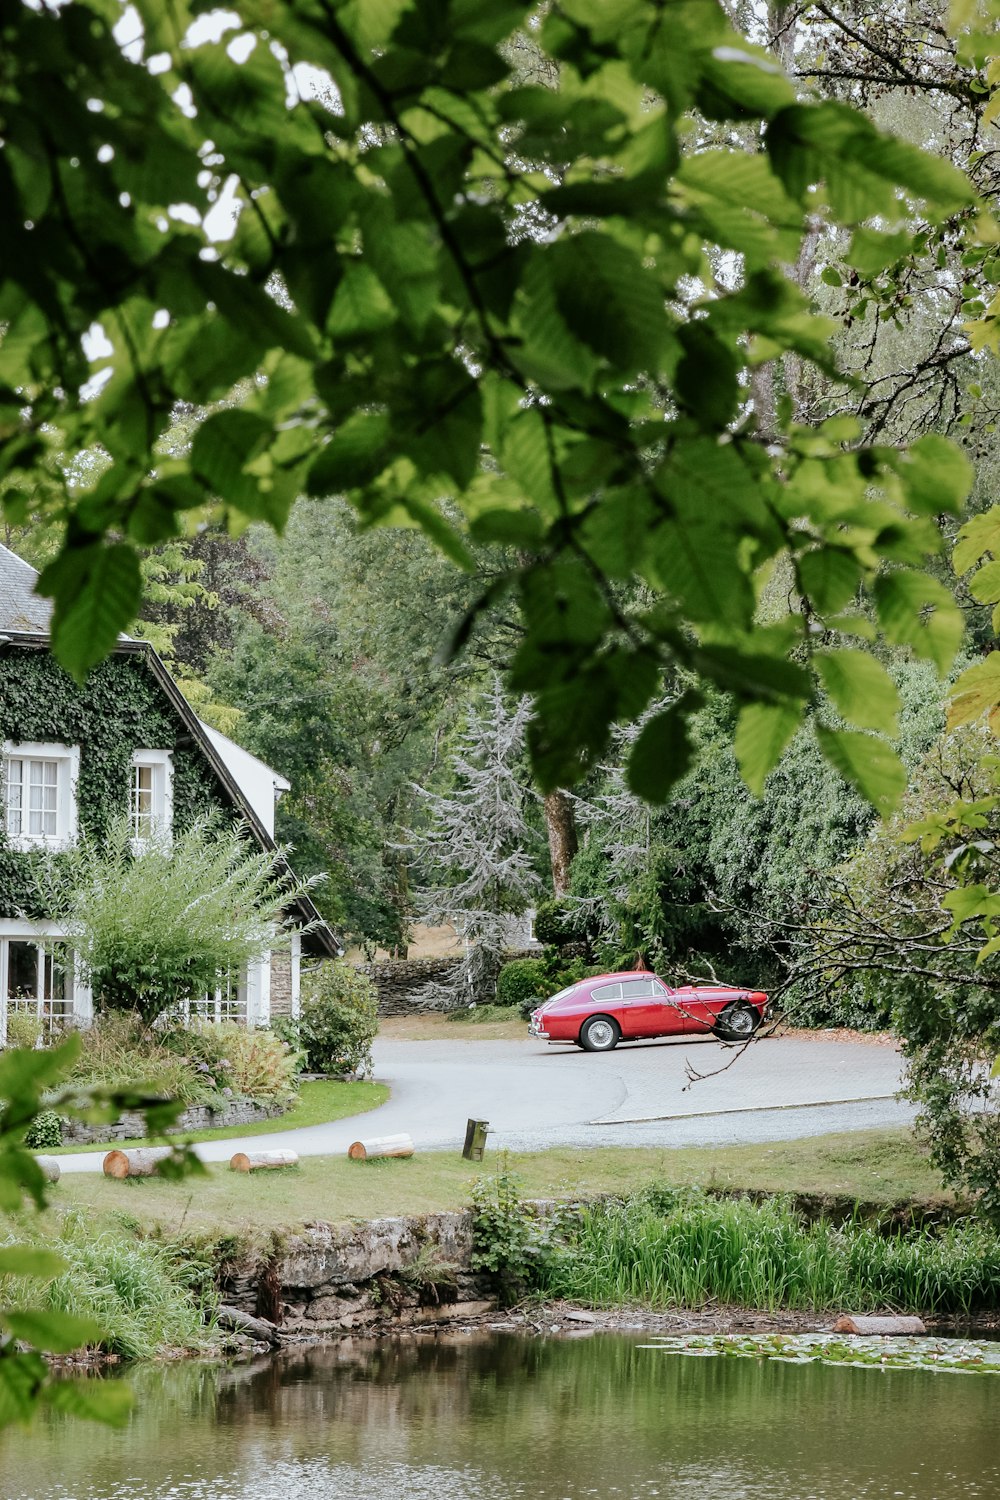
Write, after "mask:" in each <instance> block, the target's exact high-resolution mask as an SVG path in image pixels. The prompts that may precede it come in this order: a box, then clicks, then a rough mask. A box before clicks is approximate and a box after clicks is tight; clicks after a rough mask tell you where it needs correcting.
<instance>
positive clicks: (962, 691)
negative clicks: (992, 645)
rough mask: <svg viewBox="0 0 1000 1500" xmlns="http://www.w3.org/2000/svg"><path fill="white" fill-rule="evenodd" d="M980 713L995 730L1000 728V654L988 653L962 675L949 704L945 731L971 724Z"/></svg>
mask: <svg viewBox="0 0 1000 1500" xmlns="http://www.w3.org/2000/svg"><path fill="white" fill-rule="evenodd" d="M983 714H987V715H988V716H989V721H990V725H991V727H992V728H993V729H994V730H996V729H997V728H1000V651H991V652H990V654H989V656H987V657H986V658H985V660H983V661H977V662H976V663H975V665H974V666H971V667H967V668H966V669H965V671H964V672H962V673H961V675H960V676H959V678H958V680H957V682H956V683H955V686H954V687H953V688H952V690H951V697H950V699H949V702H948V717H947V723H948V728H949V729H957V728H958V727H959V725H961V724H974V723H975V721H976V720H977V719H980V718H982V716H983Z"/></svg>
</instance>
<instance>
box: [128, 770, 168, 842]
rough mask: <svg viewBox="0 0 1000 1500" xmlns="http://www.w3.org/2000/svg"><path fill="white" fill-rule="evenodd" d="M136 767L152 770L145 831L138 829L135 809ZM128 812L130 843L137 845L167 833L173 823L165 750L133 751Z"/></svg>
mask: <svg viewBox="0 0 1000 1500" xmlns="http://www.w3.org/2000/svg"><path fill="white" fill-rule="evenodd" d="M140 768H142V769H148V770H149V771H151V773H152V800H153V807H152V815H151V819H150V822H151V827H150V829H149V830H148V832H146V833H140V832H139V827H138V809H137V806H136V801H135V794H136V771H137V770H139V769H140ZM128 816H129V825H130V827H131V830H132V842H133V844H135V845H137V846H140V845H142V844H146V843H148V842H149V840H150V838H155V837H156V836H157V835H158V834H162V835H164V836H166V837H167V838H169V837H170V835H171V833H172V832H173V825H174V761H173V756H172V755H171V753H170V751H169V750H135V751H133V754H132V760H131V764H130V766H129V783H128Z"/></svg>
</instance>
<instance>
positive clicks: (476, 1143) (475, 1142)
mask: <svg viewBox="0 0 1000 1500" xmlns="http://www.w3.org/2000/svg"><path fill="white" fill-rule="evenodd" d="M489 1129H490V1122H489V1120H469V1121H467V1122H466V1126H465V1145H464V1146H463V1147H462V1155H463V1156H464V1157H465V1159H466V1161H482V1159H483V1152H484V1151H485V1150H486V1137H487V1135H488V1134H489Z"/></svg>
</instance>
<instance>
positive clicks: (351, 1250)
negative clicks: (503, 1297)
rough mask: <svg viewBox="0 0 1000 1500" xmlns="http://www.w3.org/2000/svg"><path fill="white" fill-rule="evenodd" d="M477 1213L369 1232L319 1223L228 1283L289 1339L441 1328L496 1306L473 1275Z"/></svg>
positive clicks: (400, 1222)
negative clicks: (380, 1327)
mask: <svg viewBox="0 0 1000 1500" xmlns="http://www.w3.org/2000/svg"><path fill="white" fill-rule="evenodd" d="M471 1262H472V1214H471V1213H470V1212H468V1211H466V1212H464V1213H441V1214H423V1215H420V1216H418V1217H413V1218H398V1219H396V1218H393V1219H374V1220H372V1221H371V1222H370V1223H367V1224H342V1225H334V1224H322V1223H314V1224H309V1225H308V1226H307V1227H306V1228H305V1229H303V1230H301V1231H299V1232H298V1233H297V1234H294V1235H290V1236H289V1237H288V1238H287V1239H286V1240H285V1241H284V1242H283V1243H282V1245H281V1247H280V1249H278V1250H277V1251H276V1253H275V1254H274V1256H273V1257H272V1258H271V1259H270V1260H268V1261H265V1262H262V1263H260V1264H258V1265H256V1266H253V1267H246V1266H244V1267H241V1268H239V1269H238V1270H237V1271H235V1272H231V1273H230V1274H228V1275H226V1276H224V1277H223V1279H222V1281H221V1284H220V1291H221V1294H222V1300H223V1302H224V1303H225V1305H226V1306H228V1307H234V1308H237V1309H239V1311H241V1312H245V1313H250V1314H252V1315H255V1316H257V1317H264V1318H268V1319H270V1321H271V1322H273V1323H275V1324H277V1325H278V1326H279V1327H280V1328H281V1330H282V1332H283V1333H293V1334H294V1333H299V1334H303V1333H306V1334H329V1333H342V1332H346V1331H347V1330H348V1329H352V1330H355V1331H357V1332H363V1331H364V1330H366V1329H368V1328H371V1327H372V1326H373V1325H375V1324H376V1323H381V1322H383V1321H384V1320H385V1319H386V1317H387V1315H388V1316H391V1318H392V1320H393V1321H394V1322H398V1323H404V1324H405V1323H411V1324H418V1323H437V1322H443V1321H447V1320H449V1319H452V1318H462V1317H474V1316H476V1315H477V1314H479V1313H482V1312H487V1311H489V1310H490V1309H491V1308H492V1307H494V1306H495V1305H496V1299H495V1296H494V1293H493V1290H492V1287H491V1284H490V1282H489V1280H488V1278H485V1277H483V1276H482V1275H479V1274H477V1273H475V1272H474V1271H473V1270H472V1264H471Z"/></svg>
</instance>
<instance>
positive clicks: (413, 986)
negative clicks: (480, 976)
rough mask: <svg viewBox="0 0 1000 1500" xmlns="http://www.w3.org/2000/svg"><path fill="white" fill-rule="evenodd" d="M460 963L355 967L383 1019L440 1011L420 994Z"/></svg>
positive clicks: (530, 954) (528, 953)
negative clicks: (372, 989)
mask: <svg viewBox="0 0 1000 1500" xmlns="http://www.w3.org/2000/svg"><path fill="white" fill-rule="evenodd" d="M538 955H539V949H537V948H529V949H524V950H521V951H520V952H517V953H509V954H508V955H507V957H508V959H514V958H537V957H538ZM459 963H460V960H459V959H458V958H384V959H379V960H377V961H376V962H374V963H362V964H357V965H355V967H356V968H358V969H359V970H360V971H361V973H362V974H367V975H368V977H369V978H370V979H371V980H373V981H374V984H375V988H376V990H377V992H378V1013H379V1015H380V1016H412V1015H420V1014H421V1013H425V1012H430V1011H439V1010H440V1009H441V1006H440V1005H436V1004H434V1003H433V1002H430V1003H424V1002H422V1001H421V1000H420V999H419V994H420V991H421V990H422V989H423V988H424V987H425V986H426V985H428V984H431V983H432V982H434V983H437V984H441V983H444V982H446V981H447V979H448V977H449V975H451V974H452V973H453V971H454V970H455V969H457V967H458V965H459ZM272 982H273V981H272Z"/></svg>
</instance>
